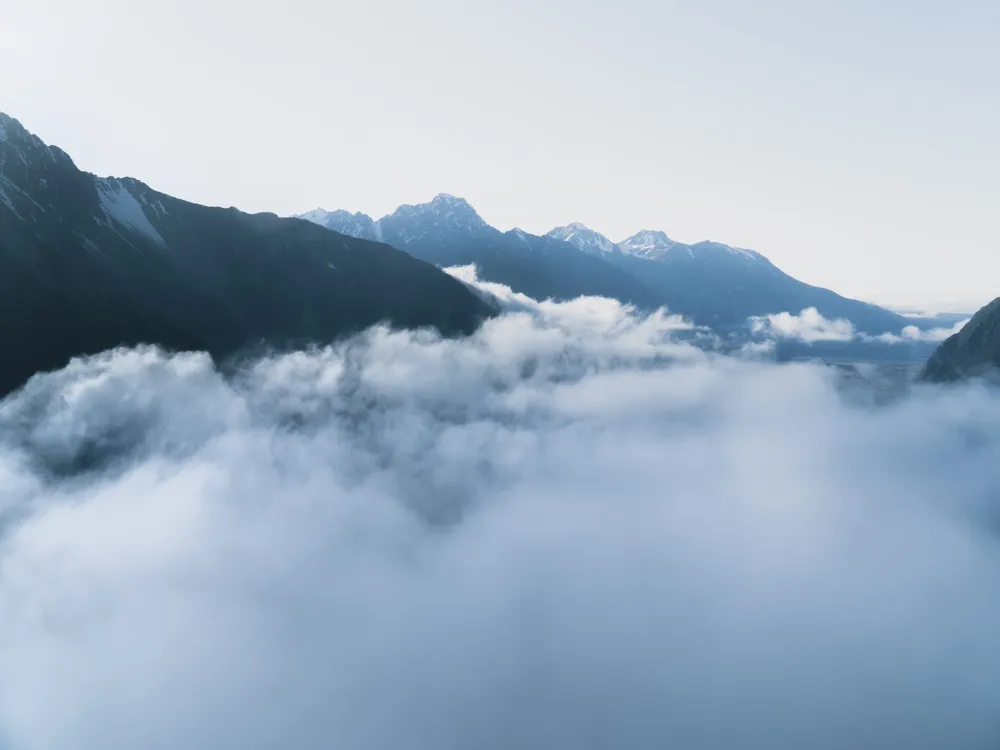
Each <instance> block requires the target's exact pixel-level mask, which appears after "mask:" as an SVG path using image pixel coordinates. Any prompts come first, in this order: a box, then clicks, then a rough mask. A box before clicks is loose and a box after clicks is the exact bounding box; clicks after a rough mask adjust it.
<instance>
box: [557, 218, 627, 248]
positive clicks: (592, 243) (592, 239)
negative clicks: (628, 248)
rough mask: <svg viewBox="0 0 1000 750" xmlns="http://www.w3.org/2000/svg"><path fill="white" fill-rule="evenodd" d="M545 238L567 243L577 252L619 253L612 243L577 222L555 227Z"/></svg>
mask: <svg viewBox="0 0 1000 750" xmlns="http://www.w3.org/2000/svg"><path fill="white" fill-rule="evenodd" d="M547 236H549V237H552V238H554V239H557V240H562V241H563V242H568V243H570V244H571V245H573V246H574V247H575V248H577V249H578V250H583V251H584V252H591V251H595V250H596V251H597V252H599V253H614V252H620V250H619V248H618V246H617V245H616V244H615V243H614V242H612V241H611V240H609V239H608V238H607V237H605V236H604V235H603V234H601V233H600V232H595V231H594V230H593V229H591V228H590V227H588V226H586V225H585V224H581V223H580V222H578V221H574V222H572V223H570V224H567V225H566V226H564V227H556V228H555V229H553V230H552V231H551V232H549V233H548V235H547Z"/></svg>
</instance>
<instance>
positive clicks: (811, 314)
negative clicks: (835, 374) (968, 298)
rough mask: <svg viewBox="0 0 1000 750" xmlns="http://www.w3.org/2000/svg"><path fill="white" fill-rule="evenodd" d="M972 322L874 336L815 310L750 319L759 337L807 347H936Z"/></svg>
mask: <svg viewBox="0 0 1000 750" xmlns="http://www.w3.org/2000/svg"><path fill="white" fill-rule="evenodd" d="M968 322H969V321H968V320H962V321H959V322H957V323H956V324H955V325H954V326H952V327H950V328H931V329H927V330H921V329H920V328H918V327H917V326H906V327H905V328H903V329H902V331H900V333H899V334H893V333H884V334H881V335H879V336H870V335H867V334H862V333H859V332H858V331H857V330H856V329H855V328H854V325H853V324H852V323H851V322H850V321H849V320H843V319H839V318H838V319H833V320H831V319H829V318H825V317H823V315H821V314H820V313H819V311H818V310H817V309H816V308H815V307H810V308H807V309H805V310H803V311H802V312H801V313H799V314H798V315H793V314H792V313H787V312H784V313H777V314H775V315H766V316H761V317H756V318H751V319H750V327H751V330H752V331H753V332H754V333H755V334H758V335H762V336H765V337H770V338H775V339H793V340H796V341H801V342H804V343H809V344H813V343H818V342H849V341H862V342H867V343H882V344H905V343H915V342H923V343H933V342H941V341H944V340H945V339H946V338H948V337H949V336H951V335H953V334H955V333H958V332H959V331H961V330H962V328H963V327H964V326H965V324H966V323H968Z"/></svg>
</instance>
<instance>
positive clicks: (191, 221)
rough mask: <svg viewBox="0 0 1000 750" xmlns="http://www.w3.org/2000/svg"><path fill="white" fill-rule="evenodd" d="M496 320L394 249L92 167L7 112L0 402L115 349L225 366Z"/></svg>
mask: <svg viewBox="0 0 1000 750" xmlns="http://www.w3.org/2000/svg"><path fill="white" fill-rule="evenodd" d="M495 312H496V311H495V310H494V309H493V308H492V307H490V306H489V305H488V304H487V303H486V302H484V301H483V299H482V298H481V297H480V296H478V295H476V294H474V293H473V292H472V291H470V290H469V289H468V288H467V287H466V286H465V285H464V284H463V283H461V282H460V281H458V280H456V279H454V278H452V277H451V276H449V275H447V274H445V273H443V272H442V271H440V270H439V269H437V268H435V267H434V266H433V265H431V264H428V263H425V262H424V261H421V260H418V259H416V258H414V257H413V256H412V255H409V254H407V253H404V252H400V251H399V250H395V249H393V248H392V247H389V246H388V245H385V244H379V243H376V242H370V241H367V240H362V239H355V238H354V237H348V236H344V235H341V234H335V233H333V232H330V231H327V230H325V229H323V228H321V227H318V226H315V225H313V224H310V223H309V222H305V221H300V220H298V219H288V218H279V217H278V216H276V215H274V214H255V215H249V214H245V213H242V212H240V211H238V210H236V209H234V208H228V209H227V208H210V207H206V206H200V205H197V204H194V203H189V202H187V201H183V200H179V199H177V198H173V197H171V196H169V195H165V194H163V193H160V192H157V191H155V190H153V189H152V188H150V187H149V186H147V185H145V184H143V183H142V182H139V181H138V180H135V179H130V178H124V179H117V178H101V177H96V176H94V175H92V174H89V173H87V172H83V171H81V170H79V169H78V168H77V167H76V166H75V165H74V163H73V160H72V159H71V158H70V157H69V155H67V154H66V153H65V152H63V151H62V150H61V149H59V148H57V147H55V146H49V145H47V144H46V143H44V142H43V141H42V140H41V139H40V138H38V137H37V136H35V135H33V134H31V133H30V132H28V131H27V130H26V129H25V128H24V127H23V126H22V125H21V124H20V123H19V122H18V121H17V120H14V119H13V118H11V117H8V116H7V115H2V114H0V316H2V319H3V321H4V325H3V326H2V327H0V351H2V352H3V359H2V361H0V395H2V394H5V393H8V392H9V391H11V390H12V389H14V388H16V387H18V386H19V385H20V384H21V383H23V382H24V381H25V380H26V379H27V378H29V377H30V376H31V375H33V374H34V373H37V372H40V371H45V370H51V369H55V368H59V367H62V366H64V365H65V364H66V363H67V361H68V360H69V359H70V358H72V357H75V356H79V355H84V354H91V353H97V352H101V351H104V350H107V349H111V348H114V347H118V346H130V345H136V344H141V343H145V344H158V345H160V346H163V347H166V348H168V349H174V350H200V351H207V352H209V353H210V354H212V355H213V357H215V358H217V359H220V360H221V359H225V358H228V357H232V356H235V355H239V354H240V353H241V352H242V351H244V350H247V349H248V348H259V347H265V348H287V347H293V346H298V345H301V344H305V343H321V344H322V343H327V342H330V341H332V340H334V339H335V338H337V337H340V336H343V335H346V334H349V333H352V332H355V331H358V330H361V329H364V328H367V327H369V326H371V325H373V324H375V323H379V322H386V323H389V324H391V325H395V326H400V327H409V328H413V327H433V328H436V329H438V330H439V331H441V332H443V333H445V334H461V333H468V332H470V331H472V330H474V329H475V328H476V327H477V326H478V325H479V323H480V322H481V321H482V320H483V319H484V318H486V317H487V316H490V315H492V314H494V313H495Z"/></svg>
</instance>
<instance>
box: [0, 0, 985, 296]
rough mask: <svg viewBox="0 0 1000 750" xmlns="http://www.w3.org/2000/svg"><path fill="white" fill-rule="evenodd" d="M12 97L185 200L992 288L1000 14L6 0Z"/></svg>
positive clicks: (942, 292) (0, 38) (923, 288)
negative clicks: (439, 197)
mask: <svg viewBox="0 0 1000 750" xmlns="http://www.w3.org/2000/svg"><path fill="white" fill-rule="evenodd" d="M0 17H2V18H3V23H2V27H0V68H2V70H3V71H4V75H3V76H2V78H0V108H2V109H4V110H5V111H8V112H9V113H11V114H12V115H14V116H15V117H18V118H20V119H21V120H22V121H23V122H24V123H25V125H26V126H28V127H29V128H31V129H32V130H34V131H35V132H37V133H38V134H39V135H40V136H41V137H43V138H45V139H46V140H47V141H49V142H51V143H55V144H58V145H60V146H61V147H63V148H64V149H65V150H67V151H69V152H70V153H71V154H73V156H74V158H75V159H76V160H77V161H78V163H79V164H80V166H81V167H83V168H85V169H88V170H91V171H95V172H97V173H101V174H115V175H126V174H127V175H134V176H137V177H139V178H141V179H143V180H144V181H146V182H148V183H150V184H151V185H153V186H154V187H155V188H157V189H159V190H163V191H165V192H168V193H172V194H175V195H178V196H180V197H183V198H187V199H189V200H194V201H198V202H204V203H209V204H218V205H236V206H238V207H239V208H242V209H245V210H250V211H265V210H267V211H274V212H276V213H281V214H291V213H298V212H301V211H304V210H307V209H309V208H312V207H314V206H317V205H322V206H324V207H327V208H348V209H351V210H363V211H366V212H368V213H371V214H374V215H380V214H382V213H386V212H389V211H391V210H392V209H394V208H395V207H396V206H397V205H398V204H400V203H412V202H419V201H424V200H427V199H429V198H430V197H431V196H433V195H434V194H436V193H438V192H441V191H446V192H450V193H454V194H458V195H462V196H464V197H466V198H467V199H469V200H470V201H471V202H472V203H473V205H475V206H476V208H477V209H478V210H479V211H480V212H481V213H482V215H483V216H484V218H486V219H487V220H488V221H490V222H491V223H493V224H495V225H496V226H498V227H500V228H502V229H507V228H510V227H512V226H515V225H517V226H521V227H522V228H524V229H527V230H529V231H533V232H544V231H547V230H548V229H551V228H552V227H553V226H556V225H558V224H564V223H567V222H569V221H582V222H584V223H586V224H588V225H589V226H591V227H593V228H594V229H597V230H599V231H602V232H604V233H605V234H607V235H609V236H611V237H612V238H613V239H616V240H618V239H621V238H622V237H624V236H625V235H627V234H629V233H631V232H633V231H636V230H638V229H641V228H661V229H664V230H666V231H667V232H668V233H669V234H670V235H671V236H673V237H675V238H676V239H679V240H683V241H697V240H700V239H704V238H710V239H715V240H720V241H724V242H728V243H730V244H736V245H741V246H744V247H752V248H754V249H757V250H759V251H761V252H763V253H765V254H766V255H768V257H770V258H771V259H772V260H773V261H774V262H775V263H777V264H778V265H780V266H781V267H783V268H784V269H785V270H786V271H788V272H789V273H791V274H793V275H795V276H797V277H799V278H802V279H803V280H805V281H809V282H811V283H815V284H821V285H823V286H827V287H831V288H833V289H836V290H837V291H839V292H841V293H843V294H846V295H851V296H856V297H860V298H863V299H868V300H872V301H875V302H879V303H882V304H889V305H897V306H907V307H922V308H932V309H962V310H971V309H973V308H975V307H977V306H978V305H979V304H981V303H983V302H984V301H986V300H988V299H990V298H992V297H993V296H995V293H996V289H995V286H994V281H995V279H997V278H1000V254H998V253H997V248H996V245H995V237H996V236H997V234H998V228H1000V227H998V223H1000V219H998V213H997V211H996V206H997V205H998V204H1000V181H998V179H997V177H996V175H997V174H1000V149H997V147H996V134H997V133H998V132H1000V98H998V97H997V96H996V83H997V71H998V70H1000V45H997V44H996V40H997V39H998V38H1000V5H998V4H997V3H996V2H993V1H992V0H982V1H978V2H977V1H971V2H959V3H952V4H948V5H944V4H940V3H930V2H919V1H918V2H912V1H911V2H902V1H901V0H886V1H885V2H880V3H863V2H843V3H836V4H834V3H819V2H811V3H802V2H791V1H784V2H768V3H753V4H747V3H741V2H736V1H735V0H716V1H709V2H704V1H700V2H689V3H677V2H641V1H639V0H620V1H619V2H616V3H595V2H586V1H583V2H581V1H580V0H574V1H573V2H569V1H568V0H546V1H545V2H518V1H516V0H515V1H513V2H512V1H510V0H506V1H505V2H494V1H493V0H483V1H480V2H467V1H466V2H460V1H459V0H435V1H434V2H423V3H412V2H402V1H400V0H369V1H367V2H364V3H324V2H317V1H316V0H286V2H282V3H263V2H254V1H251V2H233V1H230V0H199V1H198V2H194V1H193V0H177V1H176V2H172V3H157V4H149V3H135V2H131V0H96V1H95V2H89V3H79V2H76V1H75V0H72V1H71V0H32V2H30V3H27V2H22V1H21V0H0Z"/></svg>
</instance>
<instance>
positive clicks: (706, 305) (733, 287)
mask: <svg viewBox="0 0 1000 750" xmlns="http://www.w3.org/2000/svg"><path fill="white" fill-rule="evenodd" d="M571 226H573V227H576V230H575V231H574V232H572V233H567V231H566V230H567V227H560V228H557V229H554V230H552V232H550V233H549V236H553V237H562V236H567V235H569V236H568V239H567V241H569V242H571V243H574V244H577V246H578V247H580V248H581V249H584V247H587V248H590V247H596V246H600V245H603V243H604V242H610V241H609V240H607V238H605V237H603V235H599V234H598V233H596V232H593V231H592V230H588V229H586V227H583V226H582V225H580V224H576V225H571ZM595 235H596V238H595ZM580 243H585V244H580ZM611 244H613V243H611ZM614 247H615V248H617V250H618V252H614V251H606V252H605V253H604V254H603V256H602V257H604V258H606V259H607V260H608V261H609V262H610V263H612V264H614V265H616V266H617V267H619V268H620V269H622V270H624V271H626V272H628V273H630V274H631V275H633V276H634V277H635V278H637V279H641V280H642V281H643V283H644V284H645V285H646V286H647V287H648V288H650V289H651V290H653V291H654V292H655V293H656V294H657V295H658V296H659V298H660V299H661V300H663V303H664V304H666V305H667V306H668V307H669V308H670V309H671V310H672V311H674V312H677V313H680V314H682V315H684V316H686V317H689V318H691V319H692V320H694V321H695V322H696V323H699V324H701V325H707V326H712V327H716V328H726V327H732V326H740V325H743V323H744V322H745V321H746V320H747V318H750V317H756V316H762V315H770V314H774V313H780V312H790V313H798V312H801V311H802V310H804V309H806V308H809V307H815V308H816V309H817V310H818V311H819V312H820V313H821V314H822V315H823V316H825V317H827V318H845V319H847V320H849V321H851V323H853V324H854V326H855V328H857V329H858V330H859V331H861V332H863V333H867V334H873V335H878V334H882V333H898V332H899V331H901V330H902V329H903V328H904V327H906V326H908V325H912V324H913V321H911V320H908V319H906V318H904V317H903V316H901V315H898V314H896V313H894V312H892V311H890V310H886V309H885V308H882V307H878V306H877V305H872V304H869V303H867V302H860V301H858V300H852V299H848V298H846V297H842V296H841V295H839V294H837V293H835V292H832V291H830V290H829V289H823V288H821V287H815V286H811V285H809V284H806V283H803V282H801V281H799V280H798V279H795V278H793V277H791V276H789V275H788V274H786V273H785V272H784V271H782V270H781V269H779V268H777V267H776V266H775V265H774V264H773V263H771V262H770V261H769V260H768V259H767V258H765V257H764V256H763V255H761V254H760V253H757V252H755V251H753V250H744V249H741V248H736V247H731V246H729V245H724V244H722V243H719V242H699V243H696V244H694V245H686V244H684V243H681V242H676V241H674V240H672V239H670V238H669V237H668V236H667V235H666V234H665V233H664V232H660V231H653V230H644V231H642V232H639V233H637V234H635V235H633V236H631V237H629V238H628V239H626V240H624V241H623V242H621V243H619V244H617V245H614Z"/></svg>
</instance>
